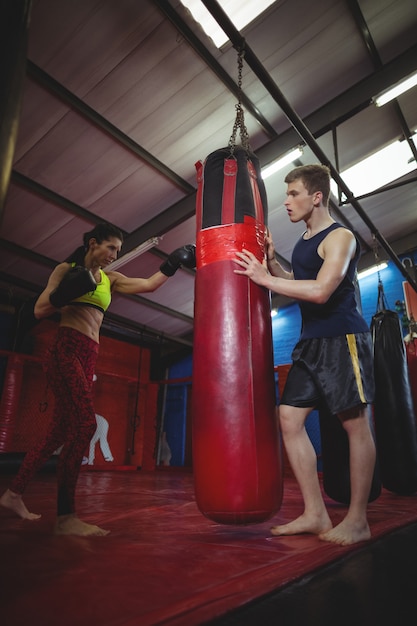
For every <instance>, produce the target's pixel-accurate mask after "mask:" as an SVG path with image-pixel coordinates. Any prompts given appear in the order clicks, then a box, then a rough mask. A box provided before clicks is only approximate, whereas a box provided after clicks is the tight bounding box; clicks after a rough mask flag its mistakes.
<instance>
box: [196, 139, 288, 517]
mask: <svg viewBox="0 0 417 626" xmlns="http://www.w3.org/2000/svg"><path fill="white" fill-rule="evenodd" d="M196 168H197V178H198V191H197V210H196V214H197V244H196V257H197V272H196V283H195V315H194V356H193V394H192V403H193V407H192V411H193V471H194V481H195V494H196V501H197V505H198V507H199V509H200V511H201V512H202V513H203V514H204V515H205V516H206V517H208V518H210V519H212V520H214V521H216V522H220V523H223V524H248V523H256V522H262V521H264V520H266V519H269V518H270V517H271V516H272V515H274V514H275V513H276V511H277V510H278V509H279V507H280V506H281V501H282V461H281V454H280V446H279V435H278V432H277V424H276V419H275V405H276V401H275V379H274V371H273V350H272V329H271V316H270V301H269V293H268V291H267V290H265V289H263V288H262V287H260V286H258V285H256V284H254V283H253V282H252V281H251V280H249V279H248V278H247V277H246V276H240V275H238V274H235V273H234V269H236V268H237V264H236V263H235V258H236V256H235V253H236V251H241V250H242V248H245V249H247V250H250V251H251V252H253V253H254V254H255V255H256V257H257V258H258V259H259V260H260V261H262V259H263V257H264V238H265V213H266V210H267V209H266V194H265V189H264V186H263V181H262V179H261V177H260V169H259V163H258V160H257V159H256V157H255V156H254V155H253V154H251V153H250V152H248V151H247V150H244V149H242V148H235V150H234V151H233V150H232V151H231V149H230V148H224V149H221V150H217V151H215V152H213V153H212V154H210V155H209V156H208V157H207V159H206V161H205V162H204V163H202V162H199V163H197V164H196Z"/></svg>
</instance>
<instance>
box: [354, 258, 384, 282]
mask: <svg viewBox="0 0 417 626" xmlns="http://www.w3.org/2000/svg"><path fill="white" fill-rule="evenodd" d="M386 267H388V263H385V261H384V262H383V263H379V264H378V265H372V267H368V269H367V270H363V272H359V273H358V279H360V278H365V276H372V274H376V273H377V272H380V271H381V270H384V269H385V268H386Z"/></svg>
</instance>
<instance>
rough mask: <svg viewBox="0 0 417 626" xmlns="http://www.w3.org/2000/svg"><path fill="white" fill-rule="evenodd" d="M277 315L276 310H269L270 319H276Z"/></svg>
mask: <svg viewBox="0 0 417 626" xmlns="http://www.w3.org/2000/svg"><path fill="white" fill-rule="evenodd" d="M277 315H278V310H277V309H272V310H271V317H276V316H277Z"/></svg>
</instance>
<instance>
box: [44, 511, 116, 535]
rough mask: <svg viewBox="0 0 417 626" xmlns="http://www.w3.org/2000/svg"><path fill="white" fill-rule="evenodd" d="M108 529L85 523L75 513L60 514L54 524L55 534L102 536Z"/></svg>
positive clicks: (107, 532) (106, 533)
mask: <svg viewBox="0 0 417 626" xmlns="http://www.w3.org/2000/svg"><path fill="white" fill-rule="evenodd" d="M109 532H110V531H109V530H103V529H102V528H100V527H99V526H95V525H94V524H87V523H86V522H83V521H82V520H80V519H78V517H77V516H76V515H60V516H59V517H58V518H57V521H56V524H55V534H56V535H77V536H78V537H104V536H105V535H108V534H109Z"/></svg>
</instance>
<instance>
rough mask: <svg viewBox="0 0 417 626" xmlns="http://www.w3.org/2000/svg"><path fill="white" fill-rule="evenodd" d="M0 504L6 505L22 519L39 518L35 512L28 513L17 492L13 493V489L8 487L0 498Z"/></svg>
mask: <svg viewBox="0 0 417 626" xmlns="http://www.w3.org/2000/svg"><path fill="white" fill-rule="evenodd" d="M0 504H1V505H2V506H4V507H6V509H10V510H11V511H13V512H14V513H16V514H17V515H18V516H19V517H21V518H22V519H30V520H34V519H39V518H40V515H38V514H37V513H30V511H28V510H27V508H26V506H25V503H24V502H23V498H22V496H21V495H20V494H18V493H14V491H10V489H7V491H5V492H4V494H3V495H2V497H1V498H0Z"/></svg>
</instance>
